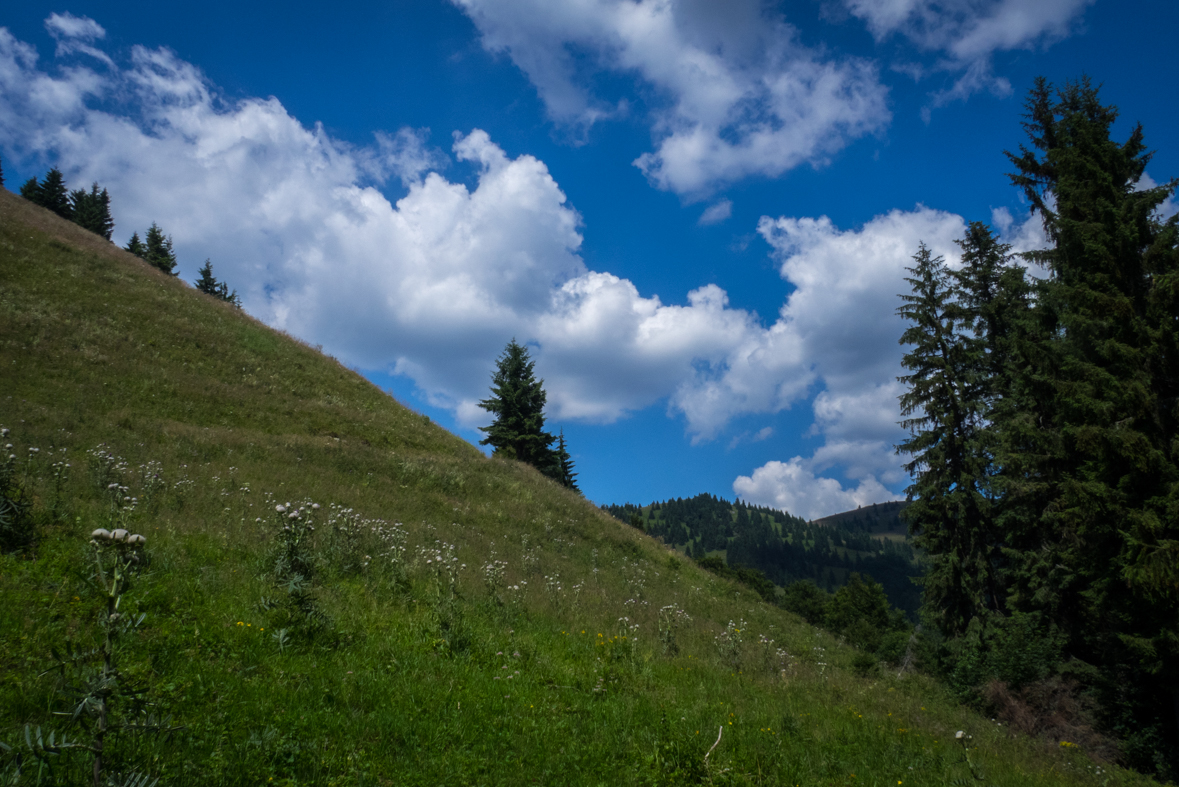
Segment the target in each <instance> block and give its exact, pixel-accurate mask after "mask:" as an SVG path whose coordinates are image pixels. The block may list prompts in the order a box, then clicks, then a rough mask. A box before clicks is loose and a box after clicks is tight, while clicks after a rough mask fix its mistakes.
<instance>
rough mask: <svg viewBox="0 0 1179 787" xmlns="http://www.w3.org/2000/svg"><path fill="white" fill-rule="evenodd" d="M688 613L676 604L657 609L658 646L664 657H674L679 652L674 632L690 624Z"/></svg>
mask: <svg viewBox="0 0 1179 787" xmlns="http://www.w3.org/2000/svg"><path fill="white" fill-rule="evenodd" d="M691 620H692V619H691V618H690V617H688V613H687V612H685V611H684V610H683V609H681V608H680V606H679V605H678V604H668V605H667V606H665V607H660V608H659V645H660V647H661V648H662V651H663V655H664V656H674V655H676V654H677V653H679V652H680V646H679V643H678V642H677V641H676V630H677V629H678V628H679V627H680V626H682V625H683V624H685V623H690V622H691Z"/></svg>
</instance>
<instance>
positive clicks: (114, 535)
mask: <svg viewBox="0 0 1179 787" xmlns="http://www.w3.org/2000/svg"><path fill="white" fill-rule="evenodd" d="M111 540H112V541H119V542H122V541H126V540H127V531H126V530H124V529H123V528H121V527H120V528H118V529H117V530H112V531H111Z"/></svg>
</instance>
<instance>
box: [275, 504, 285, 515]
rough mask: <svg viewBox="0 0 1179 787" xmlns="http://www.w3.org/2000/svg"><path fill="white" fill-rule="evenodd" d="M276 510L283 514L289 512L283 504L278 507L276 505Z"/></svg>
mask: <svg viewBox="0 0 1179 787" xmlns="http://www.w3.org/2000/svg"><path fill="white" fill-rule="evenodd" d="M274 510H275V511H277V512H278V513H280V514H281V513H283V512H285V511H286V510H287V507H286V506H284V505H283V504H282V503H279V504H278V505H276V506H275V507H274Z"/></svg>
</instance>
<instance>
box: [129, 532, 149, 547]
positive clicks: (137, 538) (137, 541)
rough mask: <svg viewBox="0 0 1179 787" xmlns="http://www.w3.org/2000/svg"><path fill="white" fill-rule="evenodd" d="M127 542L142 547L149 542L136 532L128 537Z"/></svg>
mask: <svg viewBox="0 0 1179 787" xmlns="http://www.w3.org/2000/svg"><path fill="white" fill-rule="evenodd" d="M127 543H128V544H130V545H131V546H133V547H141V546H143V545H144V544H146V543H147V539H146V538H144V537H143V536H141V535H139V534H138V533H136V534H135V535H133V536H128V537H127Z"/></svg>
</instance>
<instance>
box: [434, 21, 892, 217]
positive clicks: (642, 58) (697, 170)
mask: <svg viewBox="0 0 1179 787" xmlns="http://www.w3.org/2000/svg"><path fill="white" fill-rule="evenodd" d="M453 2H455V4H456V5H458V6H459V7H460V8H462V9H463V10H464V11H465V12H466V13H467V14H468V15H469V16H470V17H471V19H472V20H473V21H474V22H475V24H476V25H477V26H478V28H479V30H480V32H481V33H482V36H483V45H484V46H485V47H486V48H487V49H488V50H489V51H492V52H506V53H507V54H508V55H509V56H510V57H511V59H512V62H514V63H515V64H516V65H517V66H518V67H519V68H520V69H521V70H522V71H524V72H525V73H526V74H527V75H528V78H529V79H530V80H531V81H532V83H533V84H534V85H535V86H536V89H537V91H538V92H539V93H540V96H541V98H542V100H543V101H544V102H545V106H546V107H547V109H548V112H549V114H550V116H551V117H552V118H553V119H555V120H557V121H559V122H562V123H565V124H570V125H573V126H575V127H580V128H582V129H586V128H588V127H589V126H591V125H592V124H593V123H595V122H597V121H599V120H601V119H603V118H607V117H610V116H611V115H614V114H617V113H619V112H622V111H625V110H626V109H627V107H629V105H630V102H629V100H627V99H623V100H622V101H620V102H618V103H616V104H609V103H607V102H605V101H604V100H602V99H600V98H598V97H596V96H595V95H593V94H592V93H591V92H590V90H589V88H588V87H587V84H588V83H589V81H590V77H591V76H592V74H593V73H595V72H598V71H609V72H615V73H621V74H627V75H635V76H637V77H638V78H639V79H640V80H641V81H642V82H643V83H644V85H645V86H646V87H648V88H652V89H653V90H654V96H655V98H654V99H653V101H654V103H653V105H652V107H651V110H652V118H651V119H652V132H653V134H654V137H655V141H656V149H655V150H654V151H652V152H649V153H644V154H643V155H642V156H640V157H639V158H638V159H637V160H636V161H635V164H636V166H638V167H639V168H640V169H641V170H642V171H643V172H644V173H645V174H646V175H647V177H648V178H649V179H650V180H651V182H652V183H654V184H655V185H656V186H658V187H659V188H662V189H667V190H670V191H674V192H676V193H678V194H681V195H685V196H688V197H701V196H704V195H707V194H708V193H709V192H710V191H712V190H713V189H715V188H716V187H717V186H719V185H721V184H724V183H728V182H732V181H735V180H738V179H741V178H744V177H747V176H750V175H765V176H771V177H772V176H776V175H779V174H781V173H782V172H785V171H786V170H788V169H790V168H792V167H795V166H797V165H799V164H801V163H805V162H816V161H822V160H823V159H824V158H825V157H826V156H828V155H830V154H832V153H834V152H835V151H837V150H839V149H840V148H841V147H842V146H843V145H844V144H846V142H847V140H849V139H853V138H856V137H859V136H862V135H864V134H869V133H873V132H875V131H877V130H879V129H881V128H883V127H884V125H885V124H887V122H888V120H889V112H888V109H887V107H886V104H885V93H886V91H885V89H884V88H883V87H882V86H881V85H880V83H879V81H878V78H877V73H876V69H875V67H874V66H873V65H872V64H871V63H869V62H867V61H864V60H859V59H855V58H845V59H843V60H835V59H832V58H830V57H829V56H827V55H825V54H823V53H821V52H819V51H817V50H814V49H811V48H808V47H806V46H804V45H803V44H801V43H800V42H799V40H798V35H797V31H796V30H795V29H794V28H793V27H792V26H791V25H789V24H787V23H786V21H785V20H783V19H782V18H781V17H780V16H777V15H775V14H771V13H770V12H768V10H767V9H766V7H765V6H764V4H763V3H761V2H759V0H733V1H732V2H726V3H723V4H717V3H713V2H704V1H703V0H690V1H688V2H679V3H670V2H666V0H581V1H580V2H575V3H553V2H548V0H508V1H505V0H453Z"/></svg>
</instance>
